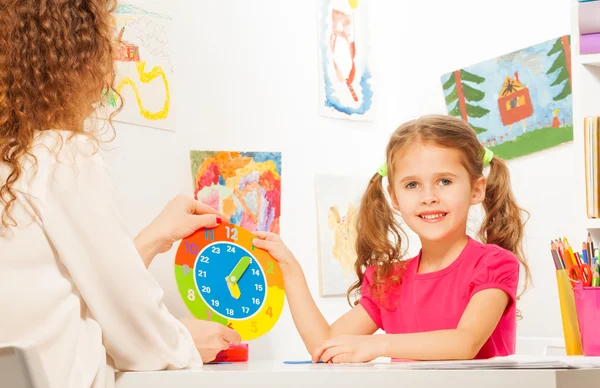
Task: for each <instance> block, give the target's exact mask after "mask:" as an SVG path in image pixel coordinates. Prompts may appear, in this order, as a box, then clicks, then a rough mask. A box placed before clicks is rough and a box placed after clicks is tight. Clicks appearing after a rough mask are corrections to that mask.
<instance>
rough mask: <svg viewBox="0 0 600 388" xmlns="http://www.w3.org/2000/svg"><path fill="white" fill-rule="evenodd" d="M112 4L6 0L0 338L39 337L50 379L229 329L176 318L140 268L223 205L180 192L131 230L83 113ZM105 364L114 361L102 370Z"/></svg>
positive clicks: (171, 364)
mask: <svg viewBox="0 0 600 388" xmlns="http://www.w3.org/2000/svg"><path fill="white" fill-rule="evenodd" d="M113 8H114V3H113V2H112V1H109V0H42V1H40V0H18V1H17V0H6V1H2V2H1V3H0V285H1V287H2V292H1V293H0V346H1V345H2V344H5V343H19V342H27V343H33V344H34V346H35V348H36V350H37V352H38V353H39V355H40V358H41V361H42V365H43V366H44V369H45V372H46V375H47V378H48V382H49V384H50V387H53V388H87V387H104V386H107V385H111V382H112V380H114V372H113V369H112V368H113V367H114V368H117V369H119V370H123V371H131V370H159V369H178V368H189V367H197V366H201V365H202V362H203V361H210V360H212V359H214V357H215V355H216V354H217V352H218V351H220V350H222V349H225V348H227V347H228V346H229V345H230V343H239V341H240V337H239V335H238V334H237V333H236V332H234V331H233V330H231V329H229V328H227V327H225V326H223V325H221V324H218V323H214V322H206V321H198V320H195V319H183V320H178V319H176V318H175V317H174V316H173V315H171V314H170V313H169V311H167V309H166V307H165V305H164V304H163V302H162V297H163V291H162V290H161V288H160V287H159V285H158V284H157V283H156V281H155V280H154V279H153V278H152V276H151V275H150V273H149V272H148V271H147V270H146V267H147V266H148V265H150V262H151V261H152V258H153V257H154V256H155V255H156V254H158V253H161V252H165V251H167V250H168V249H169V248H170V247H171V245H172V244H173V243H174V242H175V241H177V240H179V239H181V238H183V237H184V236H187V235H189V234H191V233H192V232H194V231H195V230H197V229H199V228H202V227H214V226H216V225H218V224H219V222H220V220H219V217H220V216H219V214H216V213H215V212H213V211H210V209H208V207H206V206H203V205H201V204H200V203H198V202H196V201H194V200H192V199H191V198H188V197H183V196H177V197H176V198H175V199H173V200H172V201H171V202H169V204H168V205H167V206H166V208H165V209H164V210H163V212H161V214H160V215H159V216H158V217H157V218H156V219H155V220H154V221H153V222H152V223H151V224H150V225H149V226H148V227H147V228H145V229H144V230H143V231H142V232H141V233H140V234H139V235H138V236H137V237H136V238H135V239H133V238H131V237H130V236H129V233H128V232H127V230H126V227H125V225H124V223H123V221H122V218H121V215H120V214H119V212H118V210H117V206H116V201H115V195H114V190H113V187H112V183H111V180H110V177H109V175H108V173H107V169H106V166H105V165H104V163H103V161H102V158H101V156H100V153H98V152H97V151H98V142H97V141H96V140H95V138H94V137H93V136H92V134H91V132H85V131H84V120H85V118H86V116H88V115H89V114H90V112H92V110H93V109H92V106H93V105H95V104H96V103H97V102H98V100H99V99H100V97H101V96H102V95H103V90H106V89H109V88H111V86H112V82H113V79H114V74H113V64H112V58H113V46H112V33H113V26H112V22H111V15H110V12H111V11H112V9H113ZM107 365H108V367H107Z"/></svg>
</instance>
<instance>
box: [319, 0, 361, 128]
mask: <svg viewBox="0 0 600 388" xmlns="http://www.w3.org/2000/svg"><path fill="white" fill-rule="evenodd" d="M367 3H368V0H319V3H318V4H319V5H318V7H319V8H318V10H319V12H318V46H319V47H318V53H319V54H318V56H319V110H320V113H321V114H322V115H323V116H327V117H333V118H342V119H349V120H371V119H372V114H373V84H372V82H373V80H372V78H371V67H370V55H369V50H370V47H369V28H368V27H369V26H368V14H367Z"/></svg>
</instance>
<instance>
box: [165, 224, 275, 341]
mask: <svg viewBox="0 0 600 388" xmlns="http://www.w3.org/2000/svg"><path fill="white" fill-rule="evenodd" d="M253 238H254V235H253V234H252V233H250V232H249V231H247V230H245V229H243V228H241V227H239V226H236V225H232V224H229V223H223V224H221V225H219V226H218V227H217V228H214V229H202V230H199V231H197V232H195V233H194V234H192V235H190V236H188V237H186V238H185V239H183V241H182V242H181V245H180V246H179V248H178V250H177V255H176V258H175V278H176V280H177V286H178V288H179V292H180V294H181V296H182V298H183V301H184V302H185V304H186V306H187V307H188V309H189V310H190V312H191V313H192V314H193V315H194V316H195V317H196V318H197V319H205V320H210V321H214V322H219V323H221V324H223V325H226V326H228V327H231V328H233V329H234V330H236V331H237V332H238V333H240V335H241V337H242V339H243V340H249V339H254V338H257V337H259V336H261V335H263V334H265V333H267V332H268V331H269V330H270V329H271V328H272V327H273V326H274V325H275V323H276V322H277V320H278V319H279V316H280V314H281V310H282V309H283V303H284V291H283V277H282V275H281V270H280V268H279V265H278V264H277V261H275V259H273V258H272V257H271V256H270V255H269V254H268V253H267V252H266V251H263V250H261V249H258V248H256V247H254V246H253V245H252V239H253Z"/></svg>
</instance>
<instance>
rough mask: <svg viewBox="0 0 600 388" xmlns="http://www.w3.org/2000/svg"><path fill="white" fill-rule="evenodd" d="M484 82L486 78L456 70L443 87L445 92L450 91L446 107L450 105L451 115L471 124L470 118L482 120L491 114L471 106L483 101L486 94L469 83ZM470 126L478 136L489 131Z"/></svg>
mask: <svg viewBox="0 0 600 388" xmlns="http://www.w3.org/2000/svg"><path fill="white" fill-rule="evenodd" d="M484 81H485V78H483V77H480V76H478V75H475V74H472V73H469V72H468V71H465V70H456V71H455V72H453V73H452V74H451V75H450V77H449V78H448V80H447V81H446V82H445V83H444V85H443V88H444V91H446V92H448V91H449V93H448V94H447V96H446V105H448V110H449V111H450V115H452V116H456V117H459V116H460V117H461V118H462V119H463V120H464V121H465V122H467V123H469V117H471V118H480V117H483V116H485V115H487V114H488V113H490V111H489V110H488V109H486V108H483V107H481V106H477V105H473V104H470V103H473V102H479V101H481V100H483V98H484V97H485V92H482V91H481V90H478V89H476V88H475V87H473V86H471V85H469V83H471V84H477V85H479V84H481V83H483V82H484ZM455 102H456V104H455V105H454V107H453V108H451V109H450V106H451V104H453V103H455ZM469 125H470V126H471V128H473V130H474V131H475V133H477V134H480V133H482V132H485V131H487V129H485V128H479V127H476V126H474V125H473V124H471V123H469Z"/></svg>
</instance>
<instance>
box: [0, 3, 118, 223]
mask: <svg viewBox="0 0 600 388" xmlns="http://www.w3.org/2000/svg"><path fill="white" fill-rule="evenodd" d="M115 7H116V1H115V0H2V1H1V2H0V163H2V164H4V165H6V166H7V167H8V169H9V170H8V175H7V179H6V182H0V204H2V207H3V208H2V209H1V210H2V211H1V213H2V217H1V221H2V225H3V226H4V227H8V226H10V225H13V226H14V225H16V222H15V220H14V219H13V218H12V217H11V216H10V213H9V209H10V207H11V204H12V203H13V202H14V201H15V200H16V195H15V193H14V190H13V187H12V186H13V184H14V183H15V182H16V181H17V180H18V179H19V177H20V176H21V174H22V172H23V171H22V165H21V163H20V160H21V159H22V157H23V156H25V155H30V156H32V155H31V153H30V150H31V146H32V143H33V140H34V135H35V132H36V131H38V130H40V131H43V130H53V129H61V130H69V131H72V132H73V133H74V134H75V133H84V129H83V125H82V124H83V121H84V119H85V118H86V116H88V115H89V114H90V113H91V112H92V111H93V109H94V108H93V105H94V104H95V103H99V105H102V101H100V100H102V99H103V98H107V97H108V96H109V95H110V94H109V93H107V91H112V92H113V93H116V92H115V91H114V89H113V83H114V78H115V74H114V66H113V31H114V25H113V19H112V15H111V12H112V11H113V10H114V9H115Z"/></svg>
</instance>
